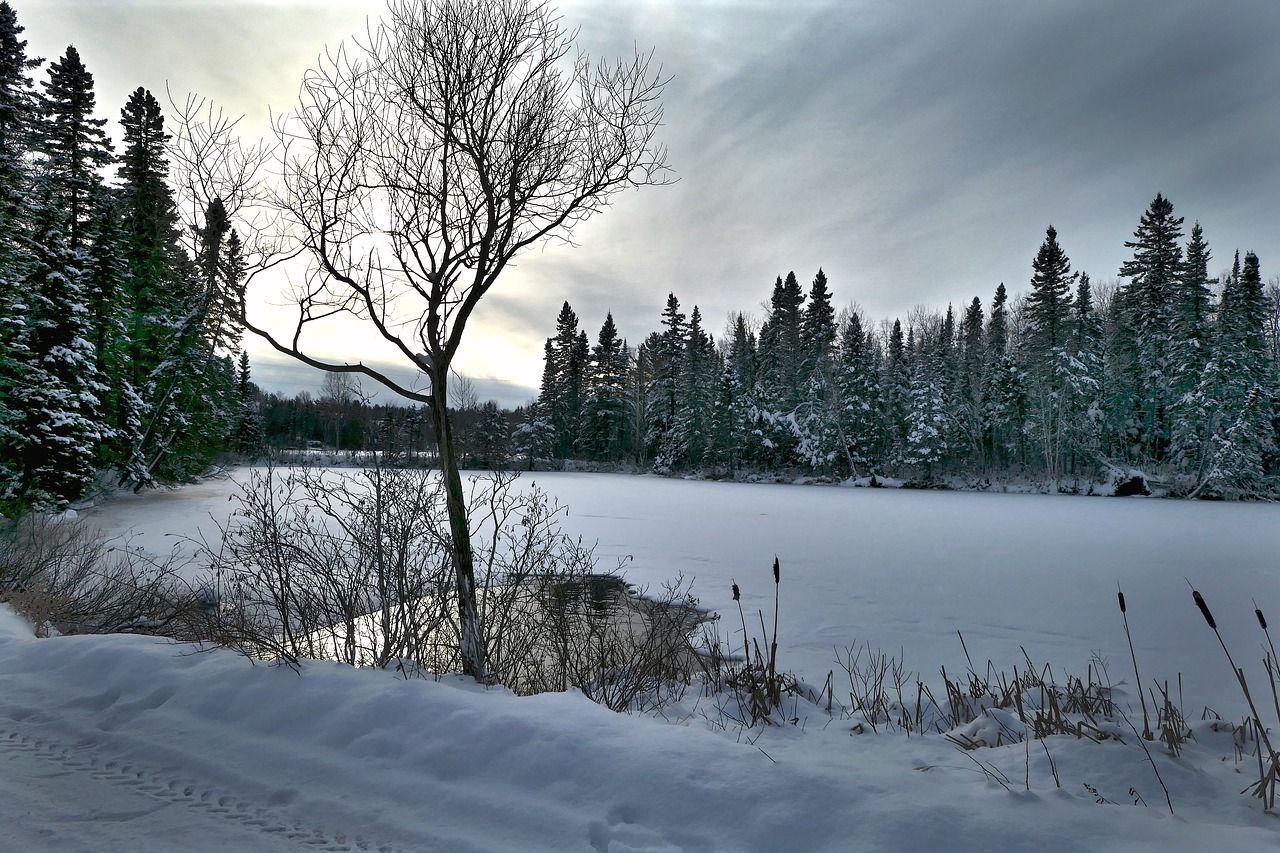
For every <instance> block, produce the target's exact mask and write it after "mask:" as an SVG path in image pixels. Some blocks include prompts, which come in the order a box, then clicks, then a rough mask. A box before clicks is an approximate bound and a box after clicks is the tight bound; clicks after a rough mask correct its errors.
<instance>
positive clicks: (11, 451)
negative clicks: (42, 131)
mask: <svg viewBox="0 0 1280 853" xmlns="http://www.w3.org/2000/svg"><path fill="white" fill-rule="evenodd" d="M22 31H23V28H22V27H21V26H19V25H18V19H17V15H16V14H15V13H14V11H13V7H12V6H10V5H9V3H7V2H4V3H0V502H2V501H7V500H10V499H12V498H13V497H15V495H16V493H17V491H18V489H19V486H20V483H19V476H20V470H19V465H18V459H19V455H20V453H21V451H22V447H23V445H24V444H25V441H26V436H25V435H24V434H23V432H22V430H21V429H20V426H21V423H22V421H23V420H24V417H25V415H24V412H23V410H22V408H21V405H20V403H19V399H18V398H19V397H20V396H21V395H22V393H23V389H24V386H26V385H27V384H28V383H29V382H30V381H32V380H33V378H34V377H33V374H32V368H33V366H34V365H33V356H32V353H31V351H30V349H29V348H28V346H27V330H26V324H25V320H24V318H25V317H26V316H27V313H28V310H29V305H28V299H27V295H26V287H25V272H26V266H27V249H28V237H29V231H30V227H31V223H30V220H29V211H28V209H27V204H26V202H27V199H28V194H29V191H30V185H31V173H30V168H29V164H28V152H29V151H30V148H31V144H32V128H33V123H34V121H35V113H36V110H35V102H36V98H35V89H34V84H33V82H32V79H31V77H30V74H29V72H30V71H31V70H32V69H34V68H36V67H38V66H39V65H40V60H38V59H28V58H27V54H26V47H27V43H26V41H24V40H23V39H22V38H21V36H22Z"/></svg>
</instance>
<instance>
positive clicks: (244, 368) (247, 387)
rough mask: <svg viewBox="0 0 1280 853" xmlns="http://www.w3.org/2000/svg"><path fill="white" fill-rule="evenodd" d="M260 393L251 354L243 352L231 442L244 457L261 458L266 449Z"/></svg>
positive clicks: (237, 371) (237, 384)
mask: <svg viewBox="0 0 1280 853" xmlns="http://www.w3.org/2000/svg"><path fill="white" fill-rule="evenodd" d="M258 393H259V392H258V387H257V386H256V385H254V384H253V380H252V378H251V375H250V372H249V353H248V351H247V350H241V351H240V357H239V359H238V362H237V364H236V416H235V424H234V426H233V428H232V433H231V440H232V447H233V448H234V449H235V451H236V453H239V454H240V455H242V456H248V457H256V456H260V455H261V454H262V452H263V450H264V449H265V447H266V440H265V437H264V435H263V430H262V415H261V413H260V411H259V407H258Z"/></svg>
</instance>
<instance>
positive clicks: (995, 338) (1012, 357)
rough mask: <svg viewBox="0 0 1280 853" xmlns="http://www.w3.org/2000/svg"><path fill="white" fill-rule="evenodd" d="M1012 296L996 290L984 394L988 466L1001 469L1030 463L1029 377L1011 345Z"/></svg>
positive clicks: (992, 308)
mask: <svg viewBox="0 0 1280 853" xmlns="http://www.w3.org/2000/svg"><path fill="white" fill-rule="evenodd" d="M1008 299H1009V297H1008V294H1007V293H1006V291H1005V286H1004V283H1003V282H1001V284H1000V285H999V286H998V287H997V288H996V293H995V297H994V298H993V299H992V301H991V317H990V318H989V319H988V321H987V337H986V348H987V363H988V367H987V375H986V380H987V381H986V390H985V393H984V394H983V397H984V402H985V411H986V421H987V428H988V434H989V437H988V464H989V465H990V466H991V467H993V468H995V469H997V470H999V469H1007V468H1008V467H1009V466H1011V465H1015V464H1016V465H1025V464H1026V428H1027V427H1026V425H1027V418H1028V413H1029V402H1028V391H1027V385H1028V381H1027V376H1026V373H1025V371H1024V370H1023V368H1022V366H1021V364H1020V362H1019V360H1018V357H1017V353H1016V350H1015V348H1014V347H1012V346H1011V345H1010V343H1011V340H1010V339H1011V337H1012V334H1011V331H1010V328H1009V306H1008Z"/></svg>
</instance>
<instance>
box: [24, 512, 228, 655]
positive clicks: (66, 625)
mask: <svg viewBox="0 0 1280 853" xmlns="http://www.w3.org/2000/svg"><path fill="white" fill-rule="evenodd" d="M180 568H181V566H180V564H179V562H178V560H177V559H176V558H175V557H173V556H169V557H163V558H162V557H155V556H153V555H151V554H148V553H146V552H145V551H143V550H142V549H140V548H134V547H132V546H131V545H130V543H129V541H128V540H127V539H104V538H103V537H102V534H101V532H100V531H98V530H97V529H96V528H94V527H92V526H90V525H88V524H86V523H84V522H82V521H77V520H72V519H66V518H62V517H59V516H51V515H45V514H38V513H32V514H28V515H26V516H23V517H22V518H20V519H18V520H16V521H13V522H9V523H8V524H6V525H5V527H4V528H3V529H2V530H0V601H7V602H9V603H10V604H12V605H13V607H14V608H15V609H16V610H18V612H19V613H22V614H23V615H24V616H26V617H27V618H28V619H29V620H30V621H31V622H32V623H33V624H34V625H35V626H36V630H37V633H38V634H40V635H41V636H48V635H50V634H107V633H120V632H128V633H145V634H157V635H162V636H169V637H176V638H182V639H185V638H189V637H191V636H192V632H193V626H194V625H196V624H197V623H199V622H200V620H201V613H202V611H203V610H204V609H205V608H206V606H207V604H208V600H207V598H206V597H205V596H203V595H202V593H201V591H200V590H198V589H194V588H192V587H191V586H190V585H189V584H188V583H187V582H186V581H185V580H183V579H182V577H181V576H180V574H179V571H178V570H179V569H180Z"/></svg>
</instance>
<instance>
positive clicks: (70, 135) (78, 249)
mask: <svg viewBox="0 0 1280 853" xmlns="http://www.w3.org/2000/svg"><path fill="white" fill-rule="evenodd" d="M42 85H43V88H44V92H43V94H42V96H41V97H40V99H39V102H38V115H37V117H36V121H35V123H34V125H33V128H32V129H33V131H34V133H33V140H34V149H35V151H36V154H37V160H36V164H35V178H34V181H33V185H32V190H31V193H30V195H29V197H28V201H27V204H28V206H29V208H30V210H31V215H32V217H33V219H34V228H33V230H32V232H31V233H30V234H29V236H28V247H29V248H28V252H27V255H28V262H27V264H26V269H25V275H24V280H23V284H22V287H23V290H24V291H25V293H26V294H27V299H28V315H27V325H28V334H27V338H26V346H27V349H28V350H29V353H30V358H31V367H30V370H31V372H30V374H29V377H28V379H27V381H26V382H24V386H25V387H23V388H21V389H18V393H17V394H15V396H14V400H15V402H16V403H17V408H19V409H20V410H21V412H22V422H23V424H24V428H23V432H24V434H25V436H26V438H25V440H24V442H23V447H22V459H23V474H22V490H23V491H24V492H25V493H26V494H28V495H29V496H31V498H32V499H33V500H34V501H36V502H38V503H44V504H50V505H53V506H66V505H67V503H69V502H70V501H73V500H76V499H77V498H79V497H81V496H82V494H83V493H84V490H85V489H86V488H87V486H88V485H89V483H90V481H91V480H92V476H93V463H94V460H95V459H97V458H98V450H99V447H100V444H101V442H102V441H103V440H104V439H105V438H106V437H107V435H108V434H109V427H108V426H107V424H106V420H105V417H104V414H103V411H102V395H103V391H104V387H103V385H102V383H101V381H100V379H99V375H98V370H97V367H98V355H97V353H96V352H95V350H94V346H93V342H92V340H91V338H92V336H93V331H92V327H93V322H92V318H91V317H90V315H89V310H90V309H89V303H90V300H91V297H92V294H91V292H90V291H91V283H90V270H91V266H92V259H91V256H90V248H91V246H92V244H93V240H94V237H95V234H94V224H95V222H96V221H97V219H98V213H99V207H100V205H101V204H103V203H104V201H105V198H106V194H105V192H104V188H103V186H102V180H101V177H100V170H101V169H102V168H103V167H105V166H106V165H107V164H108V163H109V162H110V160H111V149H110V145H109V143H108V141H107V138H106V135H105V133H104V132H103V130H102V126H103V125H104V124H105V123H106V122H105V120H104V119H95V118H93V109H94V103H95V99H94V93H93V76H92V75H91V74H89V72H88V71H87V70H86V69H85V67H84V65H83V63H81V61H80V55H79V53H78V52H77V51H76V49H75V48H74V47H69V48H67V51H66V53H65V54H64V55H63V57H62V58H61V59H60V60H58V61H57V62H55V63H53V64H52V65H50V67H49V76H48V79H47V80H46V81H44V83H43V84H42Z"/></svg>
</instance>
